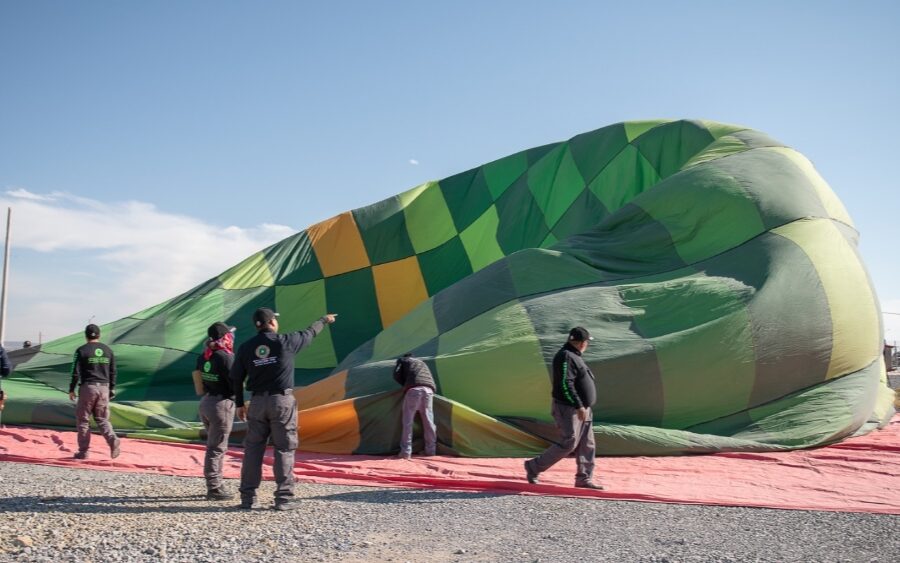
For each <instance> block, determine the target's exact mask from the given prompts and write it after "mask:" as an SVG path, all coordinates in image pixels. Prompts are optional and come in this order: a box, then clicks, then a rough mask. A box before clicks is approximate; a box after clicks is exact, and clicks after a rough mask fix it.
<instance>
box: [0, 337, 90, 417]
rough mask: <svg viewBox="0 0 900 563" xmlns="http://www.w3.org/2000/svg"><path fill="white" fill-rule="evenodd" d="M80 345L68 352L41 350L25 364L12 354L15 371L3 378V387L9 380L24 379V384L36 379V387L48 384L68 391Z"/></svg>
mask: <svg viewBox="0 0 900 563" xmlns="http://www.w3.org/2000/svg"><path fill="white" fill-rule="evenodd" d="M82 342H83V340H82ZM78 346H81V344H78V345H77V346H75V347H73V348H72V349H71V350H70V351H69V353H67V354H47V353H44V352H39V353H37V354H36V355H34V356H33V357H32V358H31V359H29V360H28V362H27V363H24V364H18V363H15V358H14V357H12V355H10V356H11V357H10V360H11V361H12V362H13V373H12V375H11V376H10V377H9V378H8V379H4V380H3V388H4V389H6V386H7V383H8V382H9V383H11V382H13V381H16V380H19V381H23V384H25V383H27V382H28V381H36V382H37V383H38V384H39V385H38V387H35V389H44V386H48V387H50V388H53V389H56V390H58V391H60V392H68V391H69V382H70V381H71V380H72V375H71V374H72V356H73V354H74V353H75V350H76V348H78ZM20 376H21V377H20ZM22 378H27V379H22ZM10 402H11V401H10Z"/></svg>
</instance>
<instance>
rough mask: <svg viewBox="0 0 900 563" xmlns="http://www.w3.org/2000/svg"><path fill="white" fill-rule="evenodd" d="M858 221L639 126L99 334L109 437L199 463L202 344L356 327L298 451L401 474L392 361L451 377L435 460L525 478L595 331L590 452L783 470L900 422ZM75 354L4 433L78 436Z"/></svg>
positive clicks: (653, 124) (713, 131)
mask: <svg viewBox="0 0 900 563" xmlns="http://www.w3.org/2000/svg"><path fill="white" fill-rule="evenodd" d="M857 238H858V233H857V231H856V230H855V228H854V225H853V222H852V220H851V219H850V217H849V215H848V214H847V211H846V210H845V209H844V206H843V205H842V204H841V202H840V200H838V198H837V197H836V196H835V194H834V193H833V192H832V191H831V189H830V188H829V186H828V185H827V184H826V182H825V181H824V180H823V179H822V178H821V176H819V174H818V173H817V172H816V170H815V169H814V167H813V166H812V164H811V163H810V162H809V160H807V159H806V158H805V157H804V156H803V155H802V154H800V153H799V152H797V151H795V150H793V149H791V148H789V147H786V146H784V145H782V144H781V143H779V142H777V141H775V140H773V139H771V138H769V137H767V136H766V135H764V134H762V133H759V132H757V131H753V130H751V129H747V128H745V127H739V126H732V125H725V124H721V123H714V122H708V121H640V122H626V123H619V124H616V125H611V126H608V127H604V128H602V129H599V130H596V131H592V132H590V133H585V134H582V135H578V136H576V137H574V138H572V139H570V140H568V141H565V142H561V143H555V144H550V145H545V146H542V147H537V148H534V149H529V150H526V151H523V152H519V153H516V154H514V155H511V156H508V157H506V158H502V159H500V160H497V161H494V162H491V163H489V164H485V165H484V166H480V167H478V168H474V169H472V170H468V171H466V172H463V173H460V174H457V175H455V176H451V177H449V178H445V179H443V180H440V181H436V182H428V183H425V184H422V185H420V186H418V187H416V188H413V189H411V190H409V191H406V192H403V193H401V194H399V195H397V196H394V197H391V198H389V199H386V200H384V201H381V202H378V203H375V204H373V205H370V206H368V207H363V208H360V209H356V210H353V211H348V212H346V213H342V214H340V215H338V216H336V217H333V218H331V219H328V220H326V221H323V222H322V223H319V224H316V225H313V226H311V227H309V228H308V229H306V230H304V231H302V232H300V233H298V234H296V235H294V236H291V237H289V238H287V239H285V240H283V241H281V242H279V243H277V244H275V245H273V246H271V247H269V248H267V249H265V250H263V251H262V252H260V253H258V254H255V255H253V256H251V257H249V258H247V259H246V260H244V261H243V262H241V263H239V264H238V265H236V266H234V267H233V268H231V269H229V270H228V271H226V272H225V273H223V274H222V275H220V276H218V277H216V278H214V279H211V280H209V281H208V282H206V283H204V284H202V285H200V286H198V287H196V288H194V289H192V290H190V291H188V292H187V293H185V294H183V295H180V296H178V297H176V298H174V299H172V300H170V301H167V302H165V303H162V304H160V305H157V306H155V307H152V308H150V309H148V310H146V311H142V312H140V313H137V314H135V315H132V316H130V317H127V318H124V319H121V320H119V321H116V322H113V323H111V324H109V325H106V326H104V327H103V329H104V335H105V341H106V342H107V343H108V344H111V345H112V347H113V349H114V350H115V352H116V355H117V358H118V361H119V378H118V379H119V384H118V385H117V390H118V397H119V400H118V401H117V402H116V403H114V404H113V411H112V414H113V416H112V423H113V425H114V426H115V427H116V428H117V429H120V428H121V429H127V430H130V432H131V435H138V436H143V437H158V438H162V439H197V438H198V437H199V432H200V428H201V426H200V424H199V423H198V422H197V414H196V406H197V401H196V397H195V396H194V395H193V385H192V382H191V377H190V372H191V371H192V369H193V366H194V362H195V361H196V357H197V354H198V353H200V352H201V351H202V345H203V338H204V337H205V334H206V327H207V326H208V325H210V324H212V323H213V322H215V321H221V320H225V321H226V322H228V323H229V324H232V325H236V326H237V327H238V332H237V339H238V340H239V341H240V340H242V339H245V338H249V336H250V335H252V333H253V327H252V323H251V315H252V312H253V311H254V310H255V309H256V308H257V307H262V306H265V307H272V308H274V309H276V310H277V311H278V312H279V313H280V324H281V330H282V331H283V332H284V331H290V330H299V329H303V328H305V327H306V326H308V325H309V324H310V323H311V322H312V321H313V320H315V319H317V318H318V317H320V316H321V315H323V314H324V313H325V312H336V313H340V315H341V317H340V321H339V322H338V323H336V324H334V325H331V326H330V327H329V328H328V329H326V332H325V333H323V334H322V335H320V336H319V337H318V338H317V339H316V340H315V341H314V343H313V345H312V347H311V348H309V349H307V350H305V351H303V352H301V353H300V355H299V356H298V357H297V364H296V365H297V370H296V381H297V389H296V395H297V398H298V401H299V403H300V409H301V412H300V425H301V429H300V448H301V449H304V450H309V451H321V452H333V453H366V454H387V453H391V452H396V450H397V444H398V441H399V433H400V409H399V404H400V401H401V400H402V396H401V391H400V390H399V389H398V388H397V386H396V384H395V383H394V381H393V379H392V377H391V372H392V368H393V365H394V360H395V359H396V358H397V357H398V356H400V355H402V354H404V353H406V352H412V353H413V354H415V355H416V356H418V357H420V358H422V359H423V360H425V361H426V362H427V363H428V364H429V366H430V367H431V371H432V372H433V374H434V375H435V379H436V383H437V386H438V397H437V398H436V399H435V418H436V421H437V424H438V440H439V447H440V449H441V451H443V452H448V453H457V454H460V455H465V456H526V455H533V454H535V453H537V452H540V451H541V450H543V448H544V447H546V445H547V444H548V440H553V439H554V437H555V435H554V432H555V430H554V425H553V423H552V418H551V416H550V400H551V399H550V379H549V364H550V360H551V358H552V356H553V354H554V353H555V352H556V350H557V349H558V348H559V346H560V345H561V344H562V343H563V342H564V341H565V337H566V334H567V333H568V329H569V328H571V327H572V326H576V325H580V326H585V327H588V328H589V329H590V331H591V333H592V334H593V335H594V336H595V337H596V341H595V343H594V345H593V346H591V347H590V348H589V349H588V351H587V352H586V354H585V359H586V361H587V362H588V363H589V365H590V366H591V368H592V370H593V372H594V373H595V375H596V377H597V380H596V385H597V394H598V403H597V405H596V406H595V409H594V416H595V419H594V432H595V434H596V439H597V450H598V452H599V453H600V454H601V455H602V454H612V455H643V454H676V453H689V452H718V451H771V450H783V449H793V448H804V447H810V446H817V445H822V444H827V443H831V442H835V441H838V440H841V439H842V438H845V437H848V436H852V435H855V434H860V433H864V432H867V431H870V430H872V429H874V428H876V427H877V426H878V425H881V424H884V423H886V421H887V420H888V419H889V417H890V415H891V414H892V413H893V407H892V405H891V400H892V393H891V392H890V390H889V389H888V387H887V385H886V376H885V372H884V363H883V362H882V361H881V343H882V329H881V325H880V318H881V317H880V312H879V305H878V300H877V297H876V295H875V292H874V289H873V287H872V284H871V281H870V280H869V277H868V275H867V273H866V270H865V266H864V265H863V263H862V261H861V259H860V256H859V253H858V249H857ZM79 344H80V335H78V334H76V335H74V336H72V337H67V338H63V339H60V340H57V341H54V342H50V343H48V344H45V345H43V346H42V347H41V349H40V351H39V352H38V353H36V354H35V353H34V352H33V350H34V349H32V350H31V351H30V352H29V353H30V355H28V356H27V357H21V358H19V362H20V363H19V364H18V365H17V367H16V372H15V374H14V376H13V379H12V380H11V381H10V382H9V384H8V385H7V389H8V391H9V392H10V395H11V397H14V400H11V401H10V402H8V404H7V408H6V411H5V412H4V415H5V416H4V418H5V420H6V421H7V422H10V423H20V424H33V425H42V426H65V427H71V426H72V424H73V420H74V411H73V408H72V406H71V405H70V403H69V401H68V399H67V397H66V395H65V393H64V391H65V390H67V389H68V382H69V375H68V369H69V359H70V356H71V353H72V351H73V350H74V349H75V348H76V347H77V346H78V345H79Z"/></svg>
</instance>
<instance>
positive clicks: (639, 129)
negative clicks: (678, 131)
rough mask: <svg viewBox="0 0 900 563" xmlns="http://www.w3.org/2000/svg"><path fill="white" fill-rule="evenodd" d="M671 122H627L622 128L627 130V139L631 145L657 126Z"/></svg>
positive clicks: (661, 120) (664, 120)
mask: <svg viewBox="0 0 900 563" xmlns="http://www.w3.org/2000/svg"><path fill="white" fill-rule="evenodd" d="M669 122H670V121H669V120H668V119H648V120H645V121H626V122H625V123H623V124H622V126H623V127H624V128H625V137H626V138H627V139H628V142H629V143H630V142H632V141H634V140H635V139H637V138H638V137H640V136H641V135H643V134H644V133H646V132H647V131H650V130H651V129H653V128H654V127H656V126H657V125H663V124H665V123H669Z"/></svg>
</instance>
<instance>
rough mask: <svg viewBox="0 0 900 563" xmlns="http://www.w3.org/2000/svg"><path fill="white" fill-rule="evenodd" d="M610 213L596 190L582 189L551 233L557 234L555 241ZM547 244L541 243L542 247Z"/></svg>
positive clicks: (585, 227) (581, 229)
mask: <svg viewBox="0 0 900 563" xmlns="http://www.w3.org/2000/svg"><path fill="white" fill-rule="evenodd" d="M608 214H609V212H608V211H607V210H606V206H605V205H603V202H601V201H600V200H599V199H597V196H595V195H594V192H592V191H590V190H582V192H581V194H580V195H579V196H578V198H577V199H576V200H575V202H574V203H573V204H572V205H571V206H569V209H568V211H566V213H565V214H564V215H563V216H562V217H561V218H560V219H559V221H557V223H556V225H554V226H553V232H552V233H551V235H554V236H555V240H554V242H555V241H556V240H561V239H564V238H568V237H570V236H573V235H577V234H579V233H581V232H583V231H586V230H588V229H590V228H591V227H593V226H594V225H596V224H597V223H599V222H600V221H601V220H602V218H603V217H605V216H606V215H608ZM547 246H549V245H547V244H543V243H542V244H541V247H544V248H546V247H547Z"/></svg>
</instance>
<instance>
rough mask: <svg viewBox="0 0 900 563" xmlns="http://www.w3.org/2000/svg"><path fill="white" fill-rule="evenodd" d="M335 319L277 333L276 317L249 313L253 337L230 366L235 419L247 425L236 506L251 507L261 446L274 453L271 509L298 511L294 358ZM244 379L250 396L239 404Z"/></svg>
mask: <svg viewBox="0 0 900 563" xmlns="http://www.w3.org/2000/svg"><path fill="white" fill-rule="evenodd" d="M335 317H337V315H333V314H327V315H325V316H324V317H322V318H321V319H319V320H317V321H316V322H314V323H313V324H312V325H310V327H309V328H307V329H306V330H301V331H297V332H291V333H288V334H278V313H276V312H275V311H273V310H272V309H268V308H262V309H257V310H256V312H254V313H253V324H254V325H255V326H256V330H257V331H258V332H257V334H256V336H254V337H253V338H251V339H250V340H248V341H246V342H244V343H243V344H241V347H240V348H238V352H237V355H236V356H235V358H234V365H233V366H232V368H231V381H232V384H233V385H234V397H235V403H236V404H237V415H238V418H240V419H241V420H246V421H247V435H246V437H245V438H244V461H243V463H242V464H241V486H240V493H241V504H240V508H243V509H248V510H249V509H252V508H254V507H255V506H256V490H257V489H258V488H259V484H260V481H262V461H263V455H264V454H265V452H266V442H268V440H269V436H271V437H272V444H273V446H274V449H275V452H274V453H275V459H274V463H273V467H272V469H273V471H274V473H275V484H276V487H275V506H274V508H275V509H276V510H292V509H295V508H298V507H297V505H296V502H295V501H294V500H293V497H294V451H295V450H296V449H297V445H298V444H297V442H298V439H297V401H296V399H295V398H294V356H295V355H296V354H297V353H298V352H299V351H300V350H302V349H304V348H306V347H307V346H309V344H310V343H311V342H312V341H313V338H315V337H316V335H318V334H320V333H321V332H322V331H323V330H324V329H325V325H326V324H331V323H333V322H334V321H335ZM244 379H246V380H247V391H249V392H250V394H251V396H252V398H251V400H250V407H249V408H248V407H246V406H244Z"/></svg>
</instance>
